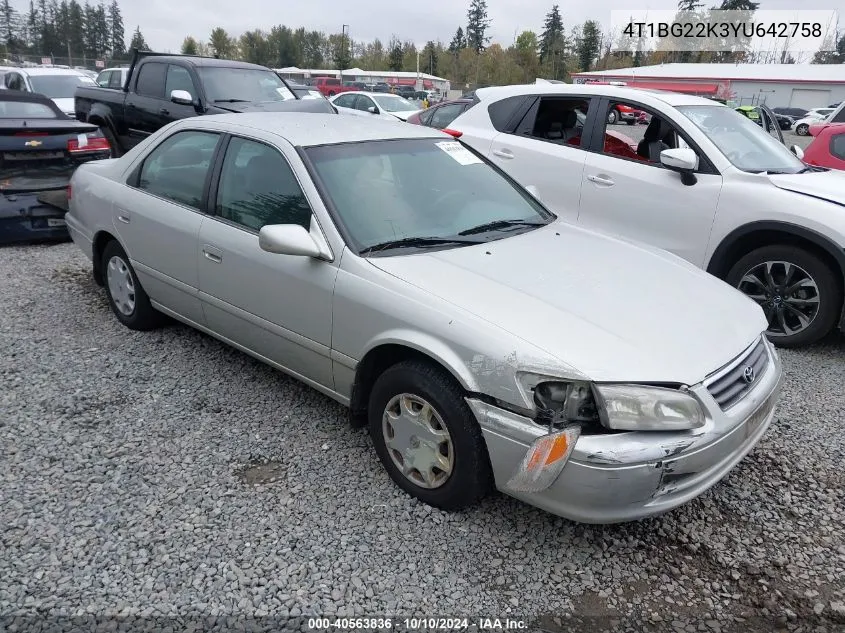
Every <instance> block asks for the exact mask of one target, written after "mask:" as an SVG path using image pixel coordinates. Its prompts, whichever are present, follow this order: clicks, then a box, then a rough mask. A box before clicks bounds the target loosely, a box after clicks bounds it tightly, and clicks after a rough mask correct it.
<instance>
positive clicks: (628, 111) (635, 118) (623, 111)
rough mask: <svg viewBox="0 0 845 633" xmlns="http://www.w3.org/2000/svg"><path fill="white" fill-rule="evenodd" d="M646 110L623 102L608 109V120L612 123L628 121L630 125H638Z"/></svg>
mask: <svg viewBox="0 0 845 633" xmlns="http://www.w3.org/2000/svg"><path fill="white" fill-rule="evenodd" d="M644 115H645V112H643V111H642V110H637V109H636V108H632V107H630V106H626V105H623V104H616V105H615V106H614V107H613V108H611V109H610V110H608V111H607V122H608V123H609V124H611V125H614V124H616V123H620V122H621V123H627V124H628V125H636V124H637V123H639V121H640V120H641V119H643V116H644Z"/></svg>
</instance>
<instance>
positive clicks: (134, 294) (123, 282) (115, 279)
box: [101, 240, 162, 331]
mask: <svg viewBox="0 0 845 633" xmlns="http://www.w3.org/2000/svg"><path fill="white" fill-rule="evenodd" d="M101 266H102V268H101V270H102V271H103V277H104V278H105V282H106V283H105V286H106V294H107V295H108V298H109V305H110V306H111V309H112V312H114V314H115V316H116V317H117V318H118V320H119V321H120V322H121V323H123V325H125V326H126V327H128V328H130V329H132V330H142V331H143V330H152V329H153V328H155V327H158V326H159V325H160V324H161V320H162V315H161V313H160V312H157V311H156V310H155V309H154V308H153V307H152V305H150V298H149V297H148V296H147V293H146V292H144V289H143V288H142V287H141V284H140V283H138V277H137V276H136V275H135V270H134V269H133V268H132V264H130V263H129V256H128V255H127V254H126V251H124V250H123V248H122V247H121V246H120V244H118V243H117V241H115V240H112V241H111V242H109V243H108V244H106V247H105V248H104V249H103V257H102V264H101Z"/></svg>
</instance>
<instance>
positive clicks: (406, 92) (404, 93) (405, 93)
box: [393, 86, 417, 99]
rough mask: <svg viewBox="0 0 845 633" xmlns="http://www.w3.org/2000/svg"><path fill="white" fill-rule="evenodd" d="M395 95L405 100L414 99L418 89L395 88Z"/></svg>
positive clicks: (408, 87) (409, 87)
mask: <svg viewBox="0 0 845 633" xmlns="http://www.w3.org/2000/svg"><path fill="white" fill-rule="evenodd" d="M393 94H396V95H399V96H400V97H404V98H405V99H413V98H415V96H416V94H417V89H416V88H414V87H413V86H393Z"/></svg>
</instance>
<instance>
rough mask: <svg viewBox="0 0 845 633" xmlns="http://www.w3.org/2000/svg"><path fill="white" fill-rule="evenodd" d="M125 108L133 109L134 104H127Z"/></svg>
mask: <svg viewBox="0 0 845 633" xmlns="http://www.w3.org/2000/svg"><path fill="white" fill-rule="evenodd" d="M126 107H127V108H134V107H135V104H134V103H127V104H126Z"/></svg>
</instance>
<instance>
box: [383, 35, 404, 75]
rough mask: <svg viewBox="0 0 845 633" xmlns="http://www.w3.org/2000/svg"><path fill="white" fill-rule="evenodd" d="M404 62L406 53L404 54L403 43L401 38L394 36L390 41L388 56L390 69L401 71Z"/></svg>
mask: <svg viewBox="0 0 845 633" xmlns="http://www.w3.org/2000/svg"><path fill="white" fill-rule="evenodd" d="M403 62H404V55H403V54H402V44H400V43H399V40H397V39H396V38H393V39H392V40H391V42H390V53H389V54H388V56H387V66H388V68H390V70H393V71H396V72H399V71H400V70H402V63H403Z"/></svg>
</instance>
